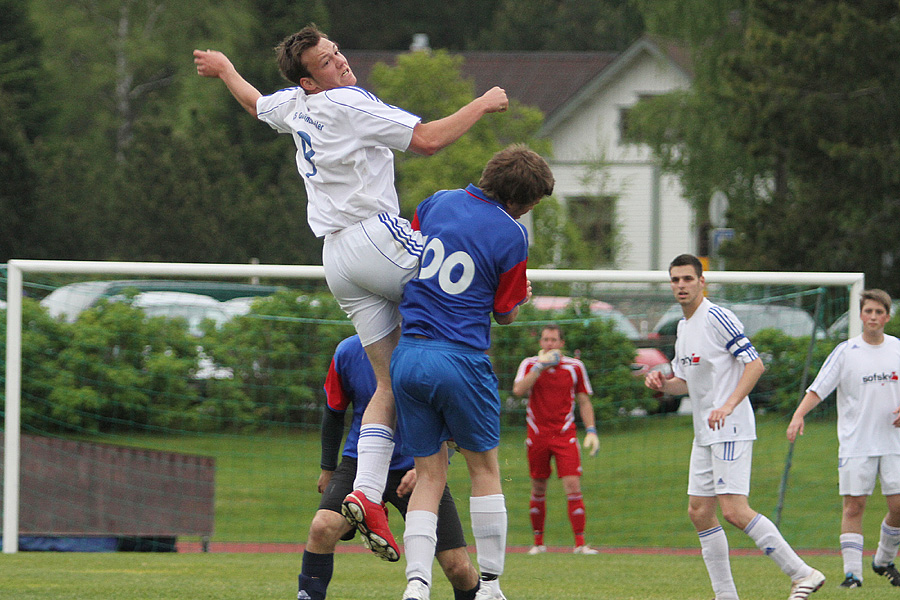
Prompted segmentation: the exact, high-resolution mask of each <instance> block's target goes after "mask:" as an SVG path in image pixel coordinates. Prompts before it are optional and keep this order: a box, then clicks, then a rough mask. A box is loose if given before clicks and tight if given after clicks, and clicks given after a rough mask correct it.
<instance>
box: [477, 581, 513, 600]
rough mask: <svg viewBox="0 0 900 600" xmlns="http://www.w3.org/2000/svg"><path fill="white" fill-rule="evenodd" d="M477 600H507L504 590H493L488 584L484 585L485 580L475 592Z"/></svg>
mask: <svg viewBox="0 0 900 600" xmlns="http://www.w3.org/2000/svg"><path fill="white" fill-rule="evenodd" d="M475 600H506V596H504V595H503V592H501V591H500V590H499V589H498V590H492V589H491V588H489V587H488V586H486V585H484V582H483V581H482V582H481V587H479V588H478V592H476V594H475Z"/></svg>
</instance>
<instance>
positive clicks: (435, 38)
mask: <svg viewBox="0 0 900 600" xmlns="http://www.w3.org/2000/svg"><path fill="white" fill-rule="evenodd" d="M499 1H500V0H453V1H452V2H422V1H421V0H366V1H365V2H347V1H345V0H341V1H340V2H339V1H337V0H326V1H325V4H326V5H327V7H328V10H329V13H330V15H331V28H330V29H326V30H325V31H327V32H328V34H329V36H330V37H331V38H332V39H333V40H335V41H337V42H338V43H339V44H340V45H341V46H343V47H344V48H354V49H360V50H362V49H365V50H408V49H409V47H410V43H411V42H412V40H413V35H414V34H417V33H425V34H427V35H428V37H429V39H430V44H431V46H432V47H433V48H443V49H447V50H457V51H458V50H465V49H466V47H467V45H468V43H469V42H470V40H472V39H473V38H474V37H475V36H477V34H478V32H479V31H480V30H481V29H482V28H484V27H485V26H486V25H487V24H488V23H490V22H491V17H492V15H493V14H494V10H495V7H496V6H497V5H498V3H499ZM319 25H323V24H322V23H319Z"/></svg>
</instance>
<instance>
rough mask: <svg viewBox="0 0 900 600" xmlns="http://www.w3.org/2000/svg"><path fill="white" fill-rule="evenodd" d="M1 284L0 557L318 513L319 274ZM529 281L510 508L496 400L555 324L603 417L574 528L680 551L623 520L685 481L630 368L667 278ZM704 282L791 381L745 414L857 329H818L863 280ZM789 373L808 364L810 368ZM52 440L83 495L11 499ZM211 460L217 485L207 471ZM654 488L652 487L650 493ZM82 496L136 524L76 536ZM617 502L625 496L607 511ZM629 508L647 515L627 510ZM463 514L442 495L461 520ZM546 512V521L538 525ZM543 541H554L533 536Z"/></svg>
mask: <svg viewBox="0 0 900 600" xmlns="http://www.w3.org/2000/svg"><path fill="white" fill-rule="evenodd" d="M6 275H7V306H6V346H5V365H6V366H5V368H6V380H5V400H4V402H5V411H4V431H3V433H4V443H3V462H2V464H3V532H2V533H3V552H4V553H14V552H17V550H18V548H19V538H20V535H47V536H53V535H67V536H75V537H77V536H79V535H101V534H102V533H104V531H105V530H114V531H108V532H107V533H111V534H121V535H129V536H149V535H171V536H175V535H180V536H187V537H203V538H204V544H205V543H206V541H208V540H206V538H209V537H211V539H212V543H216V542H222V543H235V544H242V543H243V544H246V543H273V544H277V543H292V542H302V541H304V540H305V527H306V526H307V525H308V522H309V519H310V518H311V516H312V514H313V513H314V512H315V508H316V506H317V504H318V494H317V493H316V490H315V478H316V476H317V474H318V463H319V459H318V456H319V447H318V435H317V431H318V423H319V419H320V416H321V411H322V407H323V405H324V393H323V391H322V383H323V381H324V377H325V374H326V372H327V368H328V363H329V361H330V357H331V353H332V352H333V350H334V348H335V346H336V344H337V342H338V341H340V340H341V339H342V338H344V337H346V336H348V335H351V334H352V333H353V329H352V326H350V324H349V321H348V320H347V319H346V318H345V317H344V316H343V314H342V313H341V312H340V310H339V309H338V308H337V307H336V305H335V304H334V303H333V300H332V299H330V295H329V294H328V293H327V288H326V287H325V286H324V272H323V270H322V267H320V266H290V265H221V264H220V265H217V264H189V263H139V262H79V261H37V260H11V261H9V263H7V269H6ZM528 276H529V279H530V280H531V281H532V284H533V287H534V294H535V297H534V301H533V302H532V303H531V304H530V306H528V307H527V309H526V310H523V312H522V315H521V316H520V319H519V321H518V322H517V323H515V324H514V325H513V326H508V327H495V329H494V345H493V347H492V349H491V355H492V359H493V361H494V366H495V370H496V372H497V375H498V378H499V380H500V387H501V398H503V400H504V413H503V419H504V420H503V424H504V429H503V435H504V442H506V441H508V440H509V441H513V442H515V443H512V444H506V443H504V444H502V446H501V455H502V457H501V458H502V464H503V465H504V469H505V473H504V477H505V481H504V487H505V490H508V491H507V492H506V493H507V495H508V496H509V497H510V498H514V499H516V502H518V499H520V498H521V497H523V496H524V495H526V494H527V490H528V473H527V465H526V464H525V460H524V451H522V449H521V444H520V443H519V442H520V441H521V439H524V422H525V416H524V404H523V400H522V399H520V398H515V397H513V395H512V393H511V391H510V390H511V384H512V380H513V378H514V375H515V371H516V368H517V366H518V364H519V362H520V361H521V360H522V359H523V358H524V357H525V356H527V355H528V354H529V353H530V354H534V353H536V351H537V343H536V339H537V337H536V336H537V335H538V334H539V329H540V326H541V324H544V323H547V322H556V323H560V324H561V325H562V326H563V327H564V329H566V332H567V338H566V340H567V341H566V350H567V352H570V353H572V354H573V355H577V356H579V357H580V358H581V359H582V360H583V361H584V362H585V364H586V366H587V368H588V372H589V373H590V375H591V378H592V383H593V384H594V388H595V390H594V391H595V394H594V404H595V409H596V410H597V412H598V416H599V417H600V427H601V439H602V440H603V441H602V442H601V444H602V446H601V447H602V448H603V450H602V451H601V456H602V461H594V462H590V463H588V462H587V461H586V465H585V476H584V483H583V490H584V494H585V501H586V503H587V504H588V507H589V519H590V521H589V522H590V525H589V529H591V530H593V531H596V532H597V533H598V537H599V536H600V532H603V536H604V537H606V536H607V535H609V536H610V537H613V538H615V539H629V540H630V541H631V543H633V544H636V545H666V546H680V545H693V541H692V540H690V539H689V538H685V537H677V536H676V537H672V538H662V539H661V538H659V535H658V529H657V530H656V533H650V532H642V531H641V530H640V525H639V524H638V522H639V521H640V518H641V517H640V513H644V514H647V512H648V511H652V512H653V513H656V514H658V513H657V511H659V513H661V512H664V511H666V510H669V508H668V507H663V506H655V505H654V503H657V504H659V503H664V502H665V501H666V500H671V498H672V497H673V496H675V495H680V494H683V490H682V489H681V488H682V487H683V485H682V484H683V482H682V481H681V480H682V479H683V476H684V472H686V471H685V469H686V466H684V465H682V464H681V462H680V461H681V460H682V458H683V457H682V456H681V454H683V452H681V450H683V446H684V444H679V451H678V452H673V451H672V449H671V448H670V447H669V446H667V444H669V443H670V441H669V437H668V436H669V433H670V432H671V431H673V430H674V431H676V432H677V431H678V428H679V427H681V426H682V424H683V419H680V417H679V415H678V411H677V409H678V402H677V400H678V399H660V398H653V397H652V396H649V395H648V394H649V392H646V390H644V389H643V386H642V385H641V384H640V377H639V376H640V374H641V371H642V370H645V369H648V368H656V367H660V366H661V365H664V364H665V363H666V360H667V358H666V352H667V351H669V346H670V344H671V342H672V339H671V336H672V333H673V332H672V331H671V329H670V327H671V321H672V316H673V314H674V313H673V312H672V306H673V304H674V303H673V301H672V297H671V292H670V291H669V289H668V285H666V283H667V281H668V274H667V272H665V271H576V270H530V271H529V273H528ZM705 276H706V280H707V284H708V289H709V295H710V297H711V298H713V299H714V300H716V301H721V302H723V303H726V304H727V305H728V306H730V307H733V309H734V310H735V312H736V313H737V314H738V315H739V316H741V318H742V320H743V321H744V322H745V325H747V326H748V329H749V328H750V327H751V325H752V327H753V328H754V329H758V330H760V331H762V330H766V329H769V330H775V333H773V334H772V335H773V336H775V337H772V338H771V339H773V340H775V341H773V342H771V343H772V344H773V345H772V347H771V348H769V347H763V348H761V351H762V352H763V353H765V352H769V357H770V360H771V361H772V362H773V368H771V369H770V371H774V372H776V374H777V376H778V377H779V378H780V379H779V382H781V381H790V382H791V384H790V385H791V388H790V390H788V391H785V390H784V389H783V385H782V383H778V382H776V383H770V384H767V385H768V387H767V388H766V390H764V391H765V393H766V394H768V396H765V397H764V398H763V399H762V400H761V405H760V406H761V407H765V408H766V409H768V410H771V411H773V412H776V413H777V411H778V410H780V409H779V402H784V401H785V400H784V398H790V397H793V396H795V395H796V390H797V389H799V388H798V387H797V386H799V379H800V377H801V375H800V373H799V371H798V370H797V369H798V366H797V364H796V362H797V361H796V360H794V357H793V355H791V356H790V358H789V357H788V354H789V352H788V350H785V348H786V346H787V345H790V344H793V345H796V346H797V347H801V348H802V349H803V351H802V352H801V355H803V356H807V355H811V354H812V352H811V351H810V352H806V348H807V347H809V348H812V347H817V348H821V349H824V348H827V347H828V344H829V343H830V341H831V340H832V339H834V337H833V336H841V335H843V336H846V335H848V334H849V335H855V334H857V333H858V332H859V326H860V325H859V321H858V319H853V318H850V319H847V323H848V324H847V326H846V327H845V329H844V331H843V332H837V333H834V332H832V333H829V332H827V328H828V326H829V325H831V323H832V322H834V321H837V320H838V318H839V317H840V316H841V315H842V314H843V313H844V312H847V311H849V313H850V314H851V315H852V314H854V311H853V309H852V308H851V307H854V306H856V305H857V304H858V299H859V295H860V293H861V292H862V290H863V286H864V278H863V275H862V274H860V273H774V272H772V273H765V272H728V271H710V272H707V273H705ZM248 281H250V282H253V283H247V282H248ZM259 281H264V282H265V283H264V284H259V283H258V282H259ZM54 294H55V295H54ZM51 295H54V298H55V300H54V301H48V299H49V298H50V297H51ZM60 307H62V308H60ZM675 316H677V314H676V315H675ZM676 320H677V319H676ZM760 335H761V336H763V338H765V339H766V340H769V339H770V338H768V337H765V336H764V335H763V334H762V333H760ZM766 335H769V334H766ZM778 336H781V337H778ZM763 338H761V339H763ZM754 341H755V340H754ZM767 343H769V342H767ZM776 345H777V347H776ZM832 347H833V346H832ZM660 357H662V358H660ZM782 357H784V358H782ZM800 362H801V363H802V362H803V361H802V360H801V361H800ZM807 362H808V363H809V361H807ZM805 366H806V370H807V371H808V370H810V369H814V368H817V365H816V364H815V362H814V361H812V362H811V363H809V364H807V365H805ZM779 394H782V396H779ZM779 398H781V399H779ZM663 431H665V433H663ZM23 438H25V440H24V442H23ZM42 440H51V441H50V442H46V443H45V442H43V441H42ZM63 442H65V443H66V444H68V443H69V442H77V443H78V444H81V445H80V446H77V448H78V450H77V452H78V453H81V454H83V455H84V456H81V459H83V464H86V465H87V466H82V467H75V466H71V465H75V464H76V463H74V462H73V463H67V464H70V466H69V467H65V466H64V467H62V469H63V470H68V471H77V470H78V469H81V468H83V469H85V472H89V473H91V474H92V475H91V477H96V478H97V479H95V480H94V481H93V482H90V481H88V482H87V484H86V485H85V488H84V489H83V490H76V489H74V487H73V489H72V493H71V494H68V495H67V496H68V497H67V498H54V499H53V500H54V502H43V503H39V505H37V506H39V511H37V512H39V513H40V514H35V510H33V509H34V508H35V507H33V506H31V504H32V501H31V500H29V501H28V502H24V501H23V498H24V497H25V495H26V493H30V494H32V495H31V496H29V498H34V497H35V495H36V496H40V495H41V491H42V486H46V485H47V483H46V482H47V481H48V479H47V478H48V477H50V478H52V477H54V475H53V473H54V470H53V469H57V471H55V472H56V473H57V474H58V473H60V471H59V469H60V467H59V466H58V465H57V466H55V467H54V466H51V465H48V464H36V463H35V461H29V462H28V463H27V472H23V465H24V464H26V461H25V458H26V457H25V456H23V450H22V449H23V447H25V445H26V443H27V444H34V443H37V444H38V446H41V445H42V444H43V447H44V448H49V447H51V446H52V447H54V448H58V447H63V446H62V444H63ZM90 444H95V445H94V446H91V445H90ZM29 447H30V448H34V447H35V446H33V445H32V446H29ZM64 447H65V448H66V449H67V450H65V451H63V452H61V453H62V454H68V455H70V457H71V455H72V454H73V453H75V452H76V451H75V450H71V448H76V445H65V446H64ZM111 447H114V448H111ZM98 448H99V449H98ZM29 453H30V454H34V455H40V456H44V455H45V454H46V453H44V454H42V453H41V452H38V451H34V452H32V451H29ZM103 453H106V454H110V453H114V454H115V456H116V457H117V459H116V460H119V458H121V457H124V456H128V457H129V458H127V460H129V461H132V462H133V461H140V460H143V461H144V462H153V464H152V466H151V468H150V469H149V470H147V471H146V472H145V471H140V470H137V471H136V472H137V473H139V474H138V475H136V477H137V479H136V481H137V483H136V484H134V485H130V492H129V493H130V494H131V495H129V494H128V493H123V492H121V491H115V490H109V489H108V487H105V486H103V485H99V484H98V482H99V481H100V479H101V478H104V477H105V478H110V475H109V471H104V470H103V469H104V468H105V467H103V466H102V465H100V463H99V462H96V461H95V462H94V463H91V460H92V459H91V457H92V456H96V455H98V454H103ZM148 457H152V461H151V460H150V458H148ZM207 459H210V460H212V462H210V460H207ZM47 460H48V461H49V460H51V459H49V458H48V459H47ZM121 460H126V459H124V458H122V459H121ZM175 463H177V464H178V465H180V466H179V468H182V467H184V469H186V470H182V471H173V472H172V473H171V480H172V481H174V483H171V484H166V485H171V486H172V487H169V488H165V487H164V488H163V489H166V490H169V491H168V492H166V493H165V494H162V496H161V497H162V500H160V498H157V499H156V500H152V499H147V498H146V496H147V495H146V494H144V495H142V494H141V493H136V492H135V490H134V487H135V486H137V487H142V485H141V483H140V481H141V478H142V477H144V478H146V477H150V476H151V475H147V474H144V475H141V474H140V473H150V474H153V476H155V475H156V474H158V473H159V472H160V471H165V470H166V469H170V470H171V468H172V467H171V465H172V464H175ZM78 464H82V463H78ZM185 465H187V466H186V467H185ZM212 471H214V473H215V479H214V481H212V480H210V481H207V479H206V478H207V477H208V474H209V473H211V472H212ZM451 471H462V472H461V473H458V474H456V475H454V474H453V473H451V487H454V486H458V487H460V492H461V493H459V495H460V496H462V497H464V495H465V489H464V486H465V485H467V484H466V476H465V473H464V471H463V470H462V469H461V468H455V469H451ZM673 474H674V475H673ZM754 476H755V477H756V474H754ZM41 477H44V479H41ZM55 477H57V478H58V477H60V475H56V476H55ZM188 481H189V482H190V483H191V484H190V485H188ZM755 481H756V480H755ZM197 482H199V483H197ZM310 482H312V483H310ZM194 483H197V485H194ZM71 485H72V486H75V485H76V484H75V483H73V484H71ZM161 485H163V484H161ZM28 486H33V487H36V488H37V489H29V490H26V489H24V488H27V487H28ZM651 486H652V487H653V488H655V489H656V491H658V492H659V493H654V494H651V495H648V494H647V493H646V491H647V490H648V489H649V488H650V487H651ZM776 487H777V486H776ZM43 489H47V488H46V487H44V488H43ZM213 489H214V494H215V499H216V508H215V515H214V517H215V523H214V525H213V524H212V522H211V521H207V520H204V518H203V517H205V516H209V515H206V514H201V513H202V512H203V511H204V510H205V511H209V506H210V504H209V501H210V495H211V493H212V492H211V490H213ZM91 490H93V491H94V492H95V493H103V494H109V495H110V497H108V498H104V499H103V501H102V502H99V505H100V506H108V505H109V503H110V502H112V501H113V500H115V501H120V500H121V501H123V502H125V503H126V504H125V506H127V507H128V508H127V509H125V510H126V512H131V513H136V514H142V513H146V514H147V515H148V516H147V518H145V519H143V520H140V519H139V520H138V524H137V525H135V524H129V525H122V524H121V523H118V522H108V523H105V524H104V525H103V526H102V527H99V528H92V526H91V525H90V524H89V523H88V521H89V520H82V521H78V518H77V517H78V514H77V513H78V512H79V510H82V509H80V508H78V507H77V506H75V505H76V504H77V502H76V496H78V495H79V494H87V495H88V496H89V495H90V493H92V492H91ZM551 493H552V492H551ZM148 494H149V492H148ZM44 495H45V496H46V495H47V494H44ZM651 496H652V497H651ZM166 498H168V500H170V501H171V502H170V505H171V506H177V507H182V506H184V507H188V508H184V509H182V508H177V509H172V510H177V511H182V510H184V511H187V512H189V511H190V510H193V508H190V507H194V508H196V507H198V506H201V507H203V506H205V507H206V508H205V509H202V510H201V509H197V510H198V511H199V512H198V513H197V515H195V516H194V517H191V518H184V519H182V518H181V517H180V516H178V515H176V516H172V515H169V517H171V518H170V521H171V522H172V523H173V524H172V525H171V526H169V528H168V530H167V531H157V530H154V529H153V527H151V526H150V525H147V523H152V522H159V521H161V520H164V519H163V517H160V516H156V517H154V516H152V515H154V514H157V515H160V514H163V513H164V512H165V510H166V507H165V506H164V505H165V503H166ZM620 498H624V499H628V500H627V501H622V502H621V505H620V504H619V502H620V500H619V499H620ZM636 498H638V499H636ZM85 502H86V503H87V504H90V500H89V499H88V500H85ZM143 502H145V503H146V504H145V505H142V503H143ZM154 502H155V503H156V504H154ZM516 502H511V503H510V505H511V508H510V511H511V514H510V543H511V544H528V543H529V535H530V531H529V526H528V524H527V501H526V505H525V509H524V511H525V513H524V514H522V515H520V514H517V513H518V508H521V507H517V505H516ZM642 502H645V503H647V506H644V507H637V506H635V505H637V504H641V503H642ZM160 503H162V505H163V506H159V504H160ZM204 503H206V504H204ZM464 505H465V503H462V502H458V507H459V508H460V510H461V512H465V511H466V509H465V506H464ZM171 506H170V508H171ZM154 510H158V511H162V512H160V513H153V511H154ZM614 513H615V514H614ZM81 517H84V515H83V514H82V515H81ZM167 518H168V517H167ZM554 518H555V519H557V520H558V521H559V523H557V524H556V525H552V524H550V523H549V520H552V519H554ZM812 518H813V517H812V516H811V517H810V519H812ZM564 520H565V516H564V515H563V514H559V515H555V516H554V515H552V514H550V513H548V529H550V528H551V527H553V528H555V529H557V530H559V531H558V534H559V536H560V537H559V540H558V541H559V543H568V542H565V541H564V539H565V536H564V533H565V529H567V527H568V526H567V525H562V524H560V523H563V522H564ZM672 529H676V527H674V526H673V527H672ZM677 529H683V528H681V527H677ZM548 543H549V544H553V543H554V538H553V537H552V535H549V534H548Z"/></svg>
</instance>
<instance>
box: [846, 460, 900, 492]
mask: <svg viewBox="0 0 900 600" xmlns="http://www.w3.org/2000/svg"><path fill="white" fill-rule="evenodd" d="M879 477H880V478H881V493H882V494H884V495H885V496H893V495H894V494H900V455H897V454H888V455H886V456H854V457H851V458H839V459H838V490H839V491H840V494H841V496H871V495H872V492H873V491H875V480H876V479H878V478H879Z"/></svg>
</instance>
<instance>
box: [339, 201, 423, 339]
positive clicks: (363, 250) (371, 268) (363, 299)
mask: <svg viewBox="0 0 900 600" xmlns="http://www.w3.org/2000/svg"><path fill="white" fill-rule="evenodd" d="M422 247H423V244H422V234H421V233H419V232H418V231H413V229H412V227H410V224H409V221H407V220H406V219H404V218H402V217H399V216H396V215H388V214H386V213H381V214H379V215H376V216H374V217H370V218H368V219H366V220H365V221H361V222H359V223H356V224H354V225H351V226H349V227H346V228H344V229H342V230H340V231H336V232H334V233H329V234H328V235H326V236H325V245H324V246H323V248H322V264H323V265H324V266H325V281H326V282H327V283H328V288H329V289H330V290H331V293H332V294H334V297H335V298H336V299H337V301H338V304H340V306H341V308H342V309H343V310H344V312H345V313H347V316H349V317H350V320H351V321H353V326H354V327H355V328H356V332H357V333H358V334H359V338H360V341H361V342H362V345H363V346H368V345H370V344H373V343H375V342H377V341H378V340H380V339H382V338H384V337H385V336H387V335H388V334H389V333H391V332H392V331H393V330H394V329H396V328H397V327H399V326H400V311H399V310H398V309H397V307H398V305H399V304H400V299H401V298H402V296H403V286H404V285H405V284H406V282H407V281H409V280H410V279H411V278H412V277H413V276H414V275H415V274H416V272H417V271H418V268H419V257H420V255H421V254H422Z"/></svg>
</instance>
